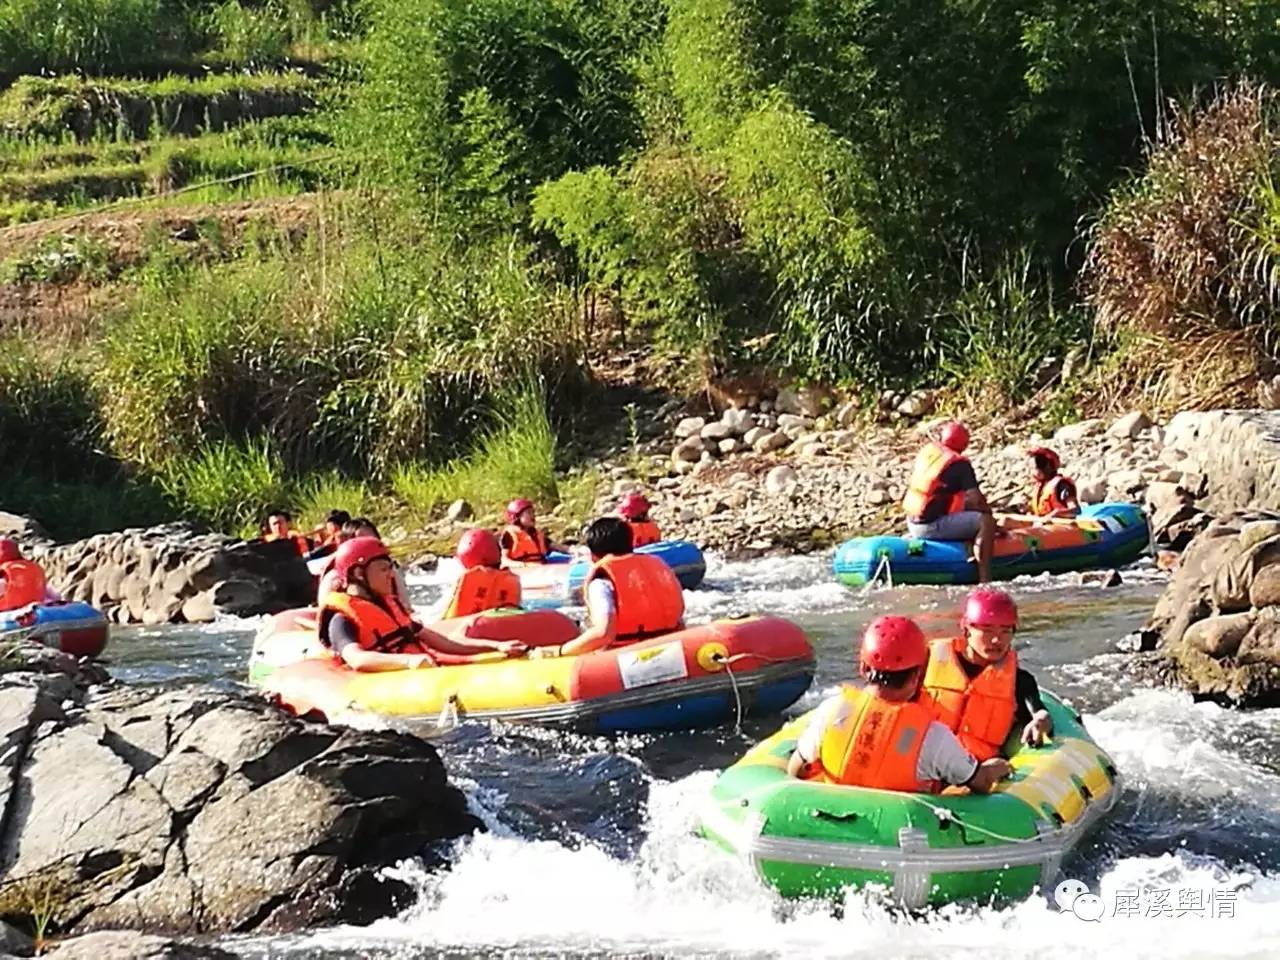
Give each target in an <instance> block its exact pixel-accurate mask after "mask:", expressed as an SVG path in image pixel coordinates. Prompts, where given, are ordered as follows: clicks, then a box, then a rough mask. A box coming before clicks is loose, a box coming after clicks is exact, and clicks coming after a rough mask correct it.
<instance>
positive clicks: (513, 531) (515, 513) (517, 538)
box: [499, 497, 568, 563]
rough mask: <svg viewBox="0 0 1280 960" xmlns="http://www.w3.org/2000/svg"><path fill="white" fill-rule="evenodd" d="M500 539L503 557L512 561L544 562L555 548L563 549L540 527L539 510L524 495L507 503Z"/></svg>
mask: <svg viewBox="0 0 1280 960" xmlns="http://www.w3.org/2000/svg"><path fill="white" fill-rule="evenodd" d="M499 540H500V542H501V544H502V555H503V557H505V558H506V559H507V560H508V561H509V562H511V563H544V562H545V561H546V559H547V555H548V554H549V553H551V552H552V551H553V550H561V549H563V548H561V547H558V546H557V545H556V544H554V543H552V542H551V538H550V537H548V536H547V535H546V533H545V532H543V531H542V530H539V529H538V515H537V511H536V510H534V508H533V502H532V501H530V500H526V499H525V498H524V497H517V498H516V499H515V500H512V501H511V502H510V503H508V504H507V525H506V526H505V527H503V528H502V536H501V537H500V538H499ZM564 552H566V553H567V552H568V551H567V550H565V551H564Z"/></svg>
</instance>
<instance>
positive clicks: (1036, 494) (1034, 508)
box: [1031, 474, 1076, 517]
mask: <svg viewBox="0 0 1280 960" xmlns="http://www.w3.org/2000/svg"><path fill="white" fill-rule="evenodd" d="M1059 484H1062V485H1063V486H1064V487H1065V488H1066V490H1067V492H1068V494H1069V495H1070V497H1071V499H1072V500H1075V499H1076V485H1075V483H1074V482H1073V481H1072V480H1071V479H1069V478H1067V477H1064V476H1062V475H1060V474H1059V475H1058V476H1055V477H1050V478H1049V479H1048V480H1046V481H1045V482H1044V483H1038V484H1036V485H1035V487H1033V488H1032V490H1031V512H1032V513H1034V514H1035V515H1036V516H1037V517H1047V516H1050V515H1052V514H1053V513H1055V512H1057V511H1058V510H1072V509H1074V508H1073V507H1069V506H1067V504H1065V503H1063V502H1062V499H1061V498H1060V497H1059V496H1058V485H1059Z"/></svg>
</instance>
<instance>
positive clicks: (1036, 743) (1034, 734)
mask: <svg viewBox="0 0 1280 960" xmlns="http://www.w3.org/2000/svg"><path fill="white" fill-rule="evenodd" d="M1051 733H1053V717H1051V716H1049V711H1048V710H1037V711H1036V715H1035V716H1034V717H1032V718H1031V722H1030V723H1028V724H1027V725H1026V726H1025V727H1023V728H1022V742H1023V743H1025V744H1026V745H1027V746H1029V747H1042V746H1044V742H1045V740H1047V739H1048V738H1049V734H1051Z"/></svg>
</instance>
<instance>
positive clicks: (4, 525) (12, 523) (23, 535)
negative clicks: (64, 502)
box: [0, 510, 49, 546]
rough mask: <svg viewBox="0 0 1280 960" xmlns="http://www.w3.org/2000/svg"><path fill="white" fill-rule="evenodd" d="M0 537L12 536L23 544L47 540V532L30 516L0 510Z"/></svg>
mask: <svg viewBox="0 0 1280 960" xmlns="http://www.w3.org/2000/svg"><path fill="white" fill-rule="evenodd" d="M0 537H12V538H13V539H14V540H17V541H18V542H19V543H21V544H23V545H24V546H25V545H26V544H28V543H31V542H33V541H37V540H48V539H49V534H47V533H46V532H45V529H44V527H42V526H40V524H39V522H37V521H35V520H32V519H31V518H30V517H23V516H19V515H18V514H16V513H6V512H5V511H3V510H0Z"/></svg>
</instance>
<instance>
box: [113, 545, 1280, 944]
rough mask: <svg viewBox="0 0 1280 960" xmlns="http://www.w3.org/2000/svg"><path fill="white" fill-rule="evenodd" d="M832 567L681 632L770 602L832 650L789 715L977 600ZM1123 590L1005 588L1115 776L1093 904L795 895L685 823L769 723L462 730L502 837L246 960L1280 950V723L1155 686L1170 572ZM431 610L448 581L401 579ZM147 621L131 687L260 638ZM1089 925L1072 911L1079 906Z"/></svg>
mask: <svg viewBox="0 0 1280 960" xmlns="http://www.w3.org/2000/svg"><path fill="white" fill-rule="evenodd" d="M828 564H829V558H828V557H824V556H813V557H796V558H786V559H767V560H755V561H750V562H744V563H727V562H721V561H718V560H716V559H715V558H712V559H711V561H710V566H709V571H708V577H707V582H706V584H705V585H704V587H703V588H702V589H700V590H697V591H693V592H690V593H687V594H686V598H687V601H688V604H689V616H688V619H689V621H690V622H700V621H703V620H707V619H710V618H712V617H714V616H721V615H725V614H730V613H743V612H747V611H752V610H758V611H768V612H771V613H776V614H779V615H782V616H786V617H789V618H791V619H793V620H795V621H796V622H797V623H799V624H800V625H801V626H803V627H804V628H805V629H806V630H807V631H808V632H809V635H810V637H811V639H812V640H813V643H814V646H815V648H816V649H817V651H818V673H817V678H816V679H815V681H814V684H813V686H812V688H811V689H810V691H809V693H808V694H806V696H805V697H804V698H803V699H802V700H801V701H800V702H799V703H798V704H796V706H795V707H793V708H792V710H791V711H789V713H799V712H802V711H803V710H805V709H808V708H809V707H811V706H813V705H815V704H816V703H817V702H818V701H819V700H820V699H821V698H822V697H824V696H826V695H828V694H830V693H832V692H834V690H835V689H836V688H837V686H838V684H839V683H840V682H842V681H844V680H846V679H848V678H850V677H851V676H852V675H853V662H852V649H853V638H854V636H855V635H856V633H857V632H858V630H859V629H860V627H861V626H862V625H863V624H864V623H865V622H866V621H867V620H869V619H870V618H871V617H874V616H877V615H879V614H882V613H889V612H895V613H912V614H920V615H922V623H923V624H924V625H925V627H926V629H928V630H929V632H931V633H939V632H941V631H942V630H943V629H945V627H946V625H947V624H948V623H951V622H954V620H955V617H956V615H957V611H958V607H959V604H960V600H961V598H962V597H963V594H964V591H963V590H961V589H959V588H937V587H907V588H898V589H895V590H887V589H872V590H866V591H862V592H857V591H850V590H847V589H845V588H843V587H841V586H839V585H837V584H836V583H834V582H833V581H832V580H831V577H830V573H829V565H828ZM1124 578H1125V582H1124V584H1123V585H1121V586H1119V587H1113V588H1109V589H1102V588H1100V587H1096V586H1081V585H1079V584H1078V583H1077V580H1076V578H1075V577H1074V576H1064V577H1048V576H1046V577H1041V578H1034V579H1023V580H1019V581H1016V582H1014V583H1013V584H1012V585H1011V589H1012V590H1013V591H1014V593H1015V596H1016V597H1017V599H1018V601H1019V605H1020V608H1021V611H1022V616H1023V627H1022V629H1021V630H1020V631H1019V634H1018V644H1019V655H1020V657H1021V658H1022V662H1023V664H1024V665H1026V666H1028V667H1029V668H1030V669H1031V670H1032V671H1033V672H1034V673H1035V674H1036V676H1037V678H1038V679H1039V681H1040V683H1041V685H1042V686H1045V687H1048V688H1049V689H1052V690H1054V691H1055V692H1058V693H1060V694H1062V695H1065V696H1066V697H1068V698H1070V699H1071V700H1072V701H1074V703H1075V704H1076V706H1077V707H1078V708H1079V709H1080V710H1082V712H1083V713H1084V715H1085V722H1086V724H1087V726H1088V727H1089V729H1090V731H1091V732H1092V734H1093V735H1094V737H1095V738H1096V739H1097V740H1098V741H1099V743H1100V744H1101V745H1102V746H1103V747H1104V748H1105V749H1106V750H1107V751H1108V752H1109V753H1110V754H1111V755H1112V757H1113V758H1114V759H1115V761H1116V763H1117V766H1118V767H1119V769H1120V772H1121V774H1122V776H1123V777H1124V784H1123V792H1122V794H1121V798H1120V802H1119V803H1118V805H1117V808H1116V810H1115V811H1114V812H1113V813H1112V815H1111V816H1110V817H1109V819H1107V820H1106V821H1105V823H1104V825H1103V826H1102V827H1101V829H1100V830H1098V831H1097V832H1096V833H1095V834H1093V835H1092V836H1091V837H1090V838H1088V839H1086V841H1085V842H1084V843H1083V844H1082V845H1081V846H1080V847H1079V848H1077V850H1076V852H1075V854H1074V855H1073V857H1072V858H1071V859H1069V860H1068V861H1067V862H1066V863H1065V864H1064V866H1063V873H1064V876H1066V877H1070V878H1074V879H1078V880H1080V881H1083V883H1084V884H1085V885H1087V886H1088V888H1089V889H1090V890H1091V891H1092V892H1093V893H1095V894H1098V895H1099V897H1100V899H1101V903H1100V905H1098V907H1097V909H1096V910H1095V911H1093V912H1099V911H1100V912H1101V913H1102V916H1101V918H1100V919H1096V920H1094V919H1090V918H1089V917H1090V916H1091V914H1090V912H1089V911H1085V910H1080V909H1077V910H1075V911H1072V910H1067V911H1063V910H1061V909H1060V908H1059V906H1058V904H1057V903H1056V902H1055V899H1054V896H1053V891H1049V892H1047V893H1046V895H1045V896H1035V897H1032V898H1030V899H1028V900H1026V901H1022V902H1019V903H1015V904H1004V905H999V906H993V905H985V906H984V905H968V906H954V907H948V908H944V909H940V910H936V911H931V912H927V913H923V914H918V915H906V914H903V913H901V912H897V911H894V910H891V909H886V907H885V904H884V902H883V900H882V899H881V897H880V896H879V895H878V894H877V893H875V892H864V893H854V894H850V895H849V896H848V897H847V899H846V900H845V901H844V902H843V903H839V904H834V905H833V904H831V903H828V902H800V903H795V902H787V901H783V900H782V899H781V898H779V897H777V896H776V895H775V894H773V893H772V892H771V891H770V890H768V889H767V888H765V887H764V886H762V885H761V884H760V883H759V881H757V880H756V879H755V878H754V876H753V875H752V874H751V873H750V872H749V871H748V870H747V868H746V867H745V866H744V865H743V864H740V863H738V862H736V861H734V860H731V859H730V858H728V857H727V856H726V855H724V854H722V853H721V852H720V851H719V850H717V849H715V848H712V847H711V846H710V845H708V844H706V843H705V842H703V841H702V840H700V839H698V838H697V837H696V836H695V835H694V833H693V830H694V826H695V822H696V812H697V809H698V807H699V804H700V802H701V800H702V798H703V796H705V794H706V792H707V790H708V789H709V788H710V786H711V783H712V781H713V780H714V778H715V775H716V772H717V771H718V770H720V769H722V768H723V767H725V766H727V765H728V764H730V763H732V762H733V761H734V760H735V759H736V758H737V757H738V756H740V755H741V754H742V753H743V752H744V751H745V750H746V748H747V747H748V746H749V745H750V744H751V743H753V742H755V741H757V740H759V739H760V738H762V737H763V736H765V735H767V734H769V733H771V732H773V730H775V729H776V728H777V726H778V725H779V720H778V719H777V718H773V719H769V720H763V721H750V722H748V723H746V724H745V725H744V726H743V728H742V729H741V730H738V729H734V728H733V727H732V726H727V727H724V728H721V729H718V730H712V731H706V732H700V733H683V734H661V735H646V736H627V737H618V738H606V737H590V736H581V735H576V734H569V733H562V732H554V731H548V730H542V729H538V728H533V727H520V726H509V725H503V724H463V725H462V726H460V727H458V728H457V729H454V730H452V731H450V732H449V733H447V734H444V735H442V736H441V737H440V738H439V739H438V740H437V745H438V746H439V747H440V749H441V751H442V752H443V754H444V755H445V759H446V762H447V763H448V766H449V769H450V771H451V774H452V776H453V778H454V780H455V782H456V783H457V784H458V785H459V786H460V787H462V789H463V790H464V791H465V792H466V793H467V795H468V797H469V798H470V802H471V804H472V806H473V808H474V809H475V811H476V812H477V813H478V814H479V815H480V816H481V817H482V818H483V819H484V820H485V822H486V823H487V824H488V826H489V831H488V832H487V833H484V834H482V835H479V836H477V837H475V838H473V839H470V840H466V841H463V842H461V843H459V844H458V847H457V850H456V851H454V854H455V857H454V859H455V862H454V865H453V867H452V868H451V869H449V870H446V871H439V872H436V873H427V872H425V871H424V870H423V869H422V868H421V867H420V866H419V865H417V864H416V863H414V862H407V863H404V864H402V865H401V866H399V867H398V868H397V870H396V872H397V873H398V875H400V876H401V877H402V878H404V879H407V880H409V881H410V882H411V883H412V884H414V885H415V886H416V887H417V889H418V890H419V892H420V896H419V900H418V902H417V903H416V904H415V905H414V906H412V907H410V908H409V909H408V910H407V911H406V912H404V913H403V914H401V915H400V916H397V917H393V918H389V919H386V920H382V921H380V922H378V923H375V924H373V925H372V926H370V927H362V928H356V927H339V928H332V929H325V930H318V931H313V932H310V933H304V934H299V935H294V936H290V937H277V938H231V939H227V940H223V941H221V945H222V946H223V947H225V948H229V949H232V950H235V951H236V952H237V953H240V954H242V955H243V956H245V957H251V958H265V957H299V958H301V957H318V958H331V960H339V958H342V960H346V958H384V957H385V958H392V957H394V958H406V960H409V958H426V957H440V956H446V957H458V958H478V957H492V956H503V957H543V956H563V957H578V958H594V957H618V956H628V957H668V956H672V957H725V958H728V957H735V958H737V957H741V958H772V957H793V956H796V957H876V958H884V960H888V958H916V957H936V956H940V955H942V954H943V953H944V952H956V951H961V952H966V953H967V952H970V951H973V952H975V953H978V954H980V955H981V956H983V957H984V958H989V960H994V958H1005V957H1010V958H1012V957H1033V956H1034V957H1036V958H1040V960H1048V958H1058V957H1062V958H1068V957H1070V958H1079V957H1099V956H1103V955H1104V954H1105V955H1117V956H1125V957H1126V958H1131V957H1160V958H1178V957H1187V958H1192V957H1257V958H1264V957H1265V958H1276V957H1280V710H1269V711H1256V712H1249V713H1245V712H1237V711H1229V710H1224V709H1222V708H1220V707H1217V706H1214V705H1212V704H1196V703H1193V702H1192V701H1191V698H1190V697H1189V696H1186V695H1183V694H1180V693H1176V692H1171V691H1166V690H1152V689H1148V688H1147V687H1146V686H1144V684H1143V683H1142V681H1141V680H1139V679H1136V678H1134V677H1131V676H1130V675H1129V672H1128V670H1127V667H1126V664H1127V660H1128V657H1127V654H1126V652H1125V650H1126V643H1125V641H1124V639H1123V638H1124V637H1125V636H1126V635H1128V634H1130V633H1131V632H1132V631H1133V630H1135V629H1136V628H1137V627H1138V626H1139V625H1140V624H1141V623H1142V621H1143V620H1144V619H1145V618H1146V616H1147V614H1148V613H1149V612H1150V609H1151V606H1152V604H1153V603H1154V601H1155V598H1156V597H1157V596H1158V594H1159V592H1160V590H1161V588H1162V587H1163V583H1164V580H1163V577H1162V576H1161V575H1160V574H1158V573H1156V572H1155V571H1154V570H1153V569H1151V568H1150V567H1149V566H1143V565H1139V566H1138V567H1136V568H1133V569H1130V570H1126V571H1124ZM411 588H412V590H413V592H414V599H415V603H417V604H418V605H420V606H421V607H429V606H430V605H431V604H433V603H436V602H437V601H438V599H439V597H440V595H441V593H442V590H443V585H442V583H441V582H440V580H438V579H437V578H435V577H424V578H421V579H418V580H416V581H413V580H411ZM257 625H258V624H257V622H255V621H253V620H234V619H233V620H227V621H223V622H219V623H217V624H213V625H210V626H206V627H200V628H192V627H163V628H136V629H130V630H125V631H121V632H120V633H118V634H117V636H116V637H115V638H114V639H113V642H112V649H111V651H110V653H111V656H112V664H111V667H112V671H113V673H115V675H116V676H118V677H120V678H121V679H123V680H125V681H127V682H130V683H137V684H144V685H149V684H168V683H175V682H183V681H192V680H204V681H212V682H215V683H218V684H223V685H227V686H236V685H238V684H240V682H241V681H242V680H243V677H244V675H245V666H246V663H247V658H248V652H249V647H250V643H251V639H252V636H253V632H254V630H255V629H256V627H257ZM1078 914H1080V915H1078Z"/></svg>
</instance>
